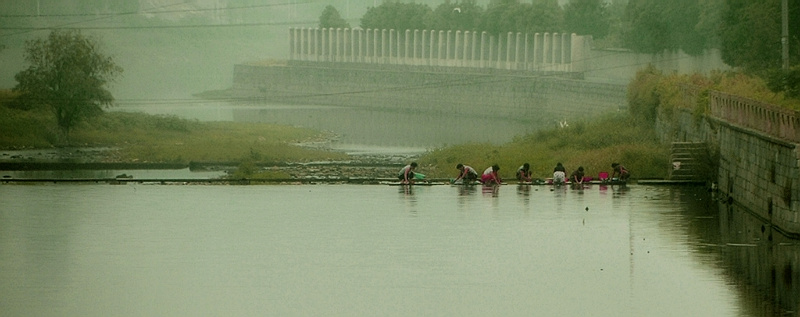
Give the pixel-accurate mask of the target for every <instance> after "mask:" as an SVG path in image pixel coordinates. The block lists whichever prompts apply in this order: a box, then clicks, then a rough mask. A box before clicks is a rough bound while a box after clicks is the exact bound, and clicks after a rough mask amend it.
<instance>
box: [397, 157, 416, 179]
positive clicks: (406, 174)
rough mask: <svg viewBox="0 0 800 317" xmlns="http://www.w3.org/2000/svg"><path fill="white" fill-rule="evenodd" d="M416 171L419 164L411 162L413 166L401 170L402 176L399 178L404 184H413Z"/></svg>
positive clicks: (409, 165)
mask: <svg viewBox="0 0 800 317" xmlns="http://www.w3.org/2000/svg"><path fill="white" fill-rule="evenodd" d="M415 169H417V162H411V164H408V165H406V166H404V167H403V169H401V170H400V174H399V175H398V176H397V177H398V178H400V180H401V181H402V183H403V184H413V183H414V170H415Z"/></svg>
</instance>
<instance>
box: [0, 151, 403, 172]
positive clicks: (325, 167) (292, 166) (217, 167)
mask: <svg viewBox="0 0 800 317" xmlns="http://www.w3.org/2000/svg"><path fill="white" fill-rule="evenodd" d="M113 152H114V151H113V150H112V149H108V148H101V149H97V148H91V149H86V148H81V149H78V148H73V149H28V150H5V151H0V171H66V170H178V169H189V170H190V171H224V172H226V173H228V174H231V173H233V171H235V170H236V168H237V167H238V166H239V165H240V163H241V162H189V163H163V162H123V161H118V160H113V159H109V153H113ZM416 158H417V157H416V156H413V155H390V154H387V155H354V156H352V157H351V158H350V159H349V160H346V161H323V162H259V163H255V165H256V166H258V167H259V168H261V169H263V170H272V171H281V172H285V173H286V174H288V175H289V176H290V177H291V178H292V179H342V178H366V179H383V178H393V177H396V176H395V174H396V173H397V172H398V171H399V170H400V168H402V167H403V166H405V165H406V164H408V162H411V161H412V160H415V159H416Z"/></svg>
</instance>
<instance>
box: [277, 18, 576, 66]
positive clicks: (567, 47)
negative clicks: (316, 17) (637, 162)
mask: <svg viewBox="0 0 800 317" xmlns="http://www.w3.org/2000/svg"><path fill="white" fill-rule="evenodd" d="M289 46H290V53H289V59H290V60H292V61H308V62H340V63H368V64H384V65H386V64H388V65H409V66H443V67H469V68H482V69H491V68H494V69H504V70H520V71H537V72H577V73H580V72H583V71H585V70H586V66H585V64H586V63H585V61H586V59H587V58H588V56H590V48H591V37H590V36H582V35H576V34H574V33H573V34H566V33H535V34H525V33H506V34H504V35H501V36H495V35H491V34H489V33H487V32H473V31H437V30H405V31H400V32H398V31H395V30H386V29H381V30H378V29H366V30H364V29H359V28H356V29H341V28H337V29H334V28H322V29H320V28H291V29H289Z"/></svg>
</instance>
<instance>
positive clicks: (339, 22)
mask: <svg viewBox="0 0 800 317" xmlns="http://www.w3.org/2000/svg"><path fill="white" fill-rule="evenodd" d="M319 27H320V28H342V29H349V28H350V23H347V21H345V20H344V19H343V18H342V16H341V14H339V10H336V8H335V7H333V6H332V5H328V6H326V7H325V9H324V10H322V14H321V15H320V16H319Z"/></svg>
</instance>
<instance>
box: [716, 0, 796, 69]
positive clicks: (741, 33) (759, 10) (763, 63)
mask: <svg viewBox="0 0 800 317" xmlns="http://www.w3.org/2000/svg"><path fill="white" fill-rule="evenodd" d="M797 30H800V2H798V1H789V36H790V39H789V48H790V49H791V50H792V51H791V52H790V54H789V55H790V56H794V57H795V58H794V63H793V64H797V61H798V59H797V58H796V57H797V56H798V54H800V47H798V46H799V45H800V40H799V39H800V34H798V32H797ZM720 42H721V47H720V50H721V51H722V60H723V61H725V63H727V64H729V65H731V66H735V67H742V68H744V69H746V70H748V71H751V72H754V73H757V74H759V75H762V76H763V75H764V74H763V73H764V71H767V70H770V69H776V68H780V67H781V63H782V59H781V3H780V0H766V1H747V0H726V1H725V9H724V11H723V13H722V25H721V26H720Z"/></svg>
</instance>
